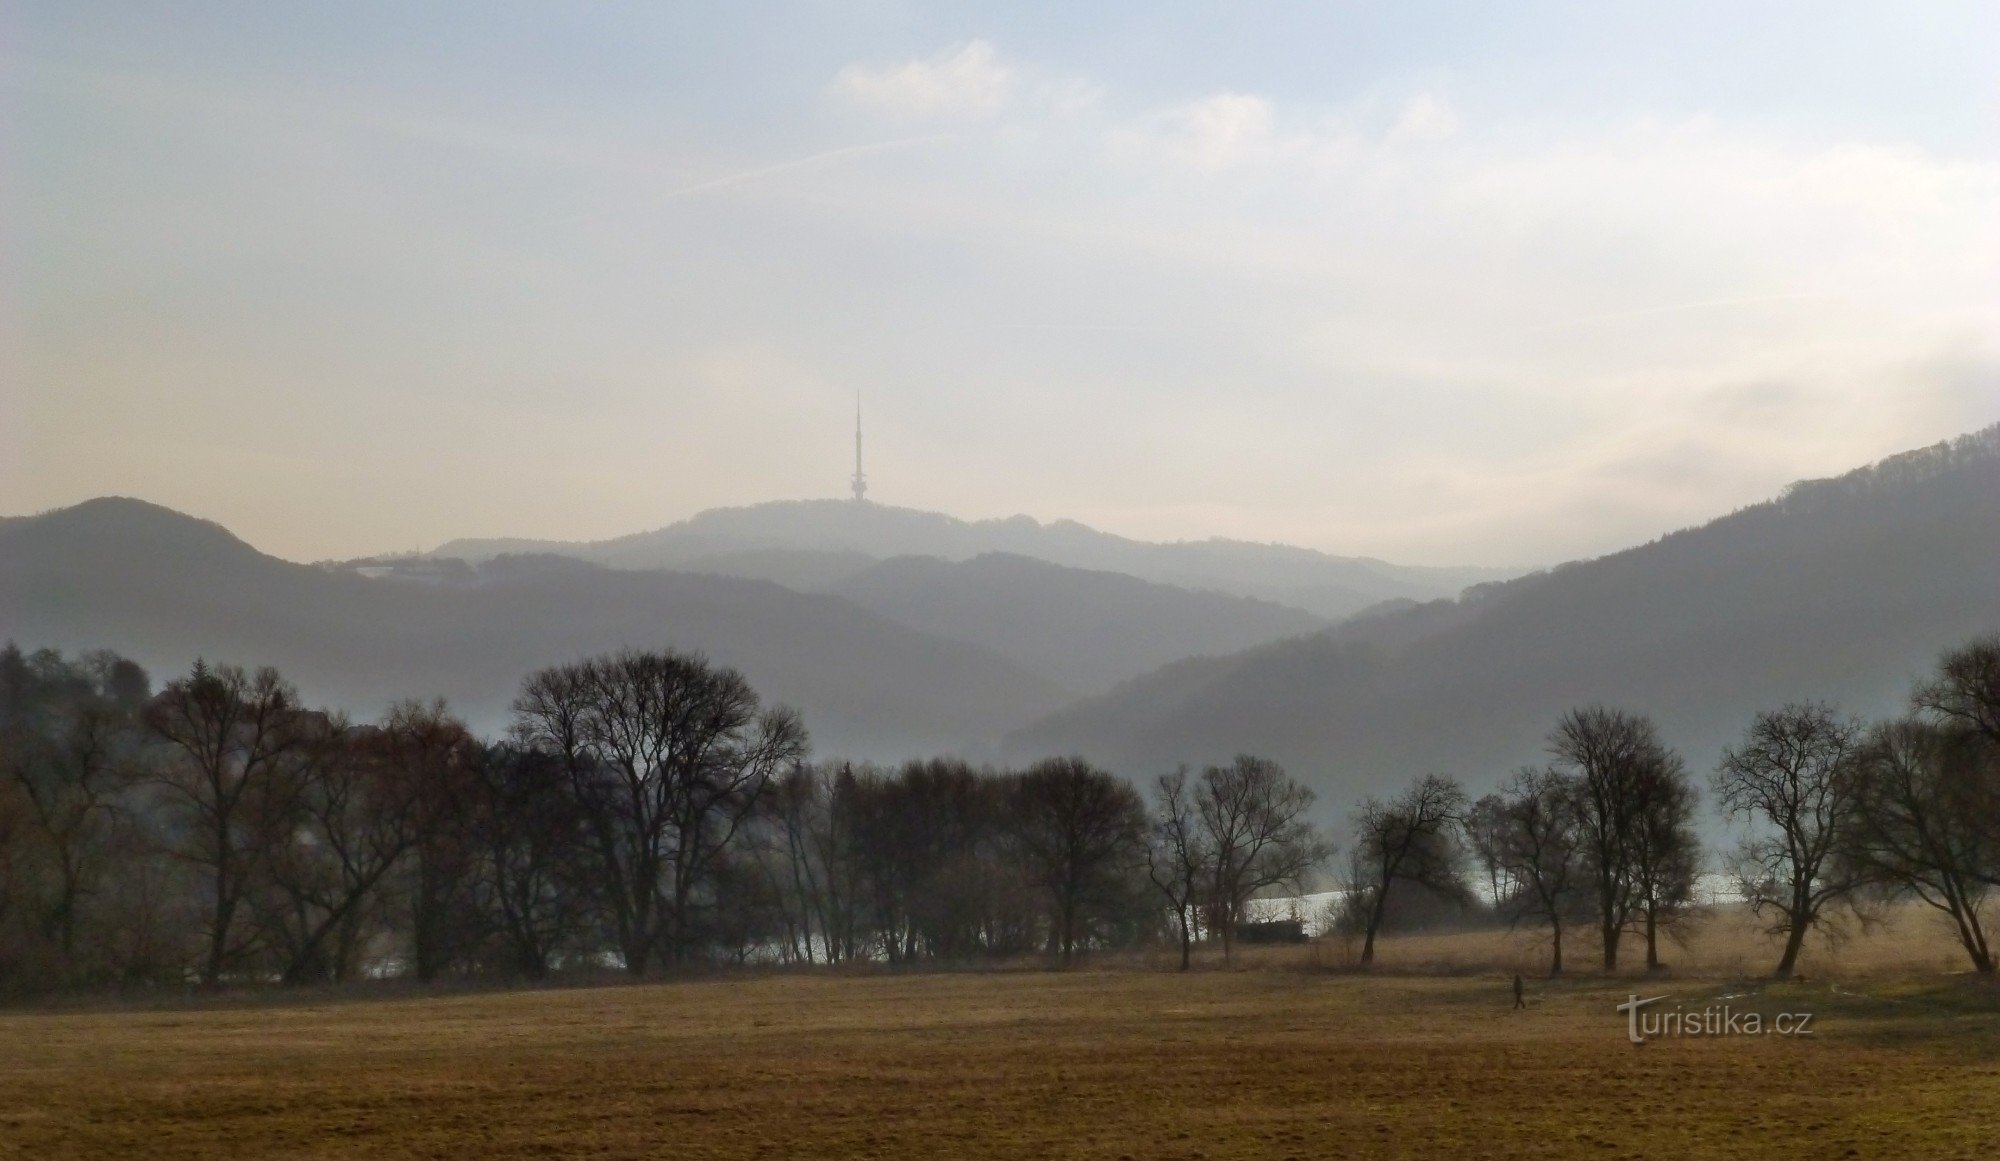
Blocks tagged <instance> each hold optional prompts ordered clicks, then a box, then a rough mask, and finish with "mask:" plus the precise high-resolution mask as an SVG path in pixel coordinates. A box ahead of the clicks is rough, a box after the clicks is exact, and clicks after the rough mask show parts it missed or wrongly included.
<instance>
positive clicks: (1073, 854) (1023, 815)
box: [1013, 758, 1146, 965]
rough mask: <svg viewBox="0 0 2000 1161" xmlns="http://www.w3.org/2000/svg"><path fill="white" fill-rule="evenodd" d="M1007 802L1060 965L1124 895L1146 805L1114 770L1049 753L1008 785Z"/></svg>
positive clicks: (1137, 851) (1139, 854)
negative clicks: (1043, 899) (1044, 903)
mask: <svg viewBox="0 0 2000 1161" xmlns="http://www.w3.org/2000/svg"><path fill="white" fill-rule="evenodd" d="M1013 805H1014V810H1013V816H1014V833H1015V839H1016V841H1017V842H1018V843H1019V844H1020V849H1021V853H1022V854H1023V855H1024V856H1025V861H1026V865H1027V869H1028V873H1029V874H1030V875H1031V876H1032V877H1033V878H1034V879H1035V880H1036V881H1037V882H1038V883H1039V884H1040V885H1041V887H1042V890H1043V891H1044V892H1045V893H1046V894H1047V897H1048V901H1049V906H1050V910H1051V912H1052V916H1051V917H1052V919H1053V924H1052V932H1051V934H1052V936H1053V939H1054V942H1055V944H1056V947H1057V950H1058V951H1059V952H1060V954H1061V956H1062V962H1063V963H1064V964H1065V965H1067V964H1069V963H1070V961H1071V960H1072V958H1073V957H1074V956H1075V953H1076V949H1077V948H1078V947H1079V946H1081V945H1083V944H1085V943H1086V942H1087V941H1088V939H1089V936H1090V932H1091V930H1092V929H1093V927H1094V926H1095V925H1096V923H1097V921H1099V920H1101V919H1102V918H1104V917H1105V916H1106V915H1107V914H1108V913H1109V912H1112V911H1113V910H1115V909H1116V908H1117V907H1118V906H1119V905H1120V904H1122V903H1123V902H1124V901H1125V900H1126V899H1128V898H1129V892H1128V891H1127V890H1126V889H1125V888H1126V885H1127V883H1128V882H1129V877H1130V873H1131V872H1132V871H1133V870H1134V869H1136V867H1137V865H1138V862H1139V859H1140V858H1141V857H1142V852H1143V850H1144V848H1143V845H1142V844H1143V836H1144V833H1145V828H1146V808H1145V804H1144V803H1143V802H1142V801H1141V800H1140V798H1139V795H1138V793H1137V792H1136V791H1134V790H1133V789H1132V788H1131V786H1129V785H1127V784H1126V783H1125V781H1124V780H1123V779H1121V778H1119V777H1118V776H1117V775H1115V774H1111V773H1109V772H1107V771H1104V770H1099V769H1097V768H1095V767H1093V766H1091V765H1090V763H1088V762H1085V761H1084V760H1083V759H1081V758H1049V759H1046V760H1044V761H1041V762H1038V763H1036V764H1035V765H1034V766H1033V767H1031V768H1030V769H1029V770H1028V771H1027V772H1026V773H1025V774H1023V775H1021V777H1020V779H1019V780H1018V781H1017V782H1016V783H1015V784H1014V804H1013Z"/></svg>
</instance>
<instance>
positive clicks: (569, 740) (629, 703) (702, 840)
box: [515, 652, 807, 975]
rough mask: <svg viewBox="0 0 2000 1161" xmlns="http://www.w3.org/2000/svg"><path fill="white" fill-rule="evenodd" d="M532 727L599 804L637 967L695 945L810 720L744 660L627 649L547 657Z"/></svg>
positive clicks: (531, 682)
mask: <svg viewBox="0 0 2000 1161" xmlns="http://www.w3.org/2000/svg"><path fill="white" fill-rule="evenodd" d="M515 718H516V723H517V729H518V730H519V732H520V734H521V736H522V737H524V738H527V739H529V740H530V741H531V742H533V743H534V744H537V745H541V746H545V747H548V748H549V749H550V750H551V752H553V753H554V754H556V755H557V756H558V757H559V758H560V759H561V760H562V762H563V763H564V766H565V768H566V771H567V772H568V774H569V776H570V777H571V779H572V781H573V784H574V786H575V790H576V793H577V798H578V800H579V802H580V803H581V804H582V805H583V808H584V810H585V812H586V814H587V815H588V817H589V818H590V832H591V835H592V838H593V839H594V847H595V850H594V852H593V853H594V855H595V858H596V860H597V862H598V864H599V867H600V870H601V881H602V883H603V885H604V887H605V892H606V895H607V896H608V903H609V909H610V912H611V916H612V920H613V923H614V926H615V927H616V929H617V932H618V943H619V950H620V952H621V953H622V954H623V956H624V960H625V966H626V970H628V971H630V972H632V973H633V974H634V975H639V974H643V973H644V972H645V970H646V966H647V963H648V961H649V959H650V957H651V956H652V954H653V952H654V950H655V948H657V947H661V946H664V947H666V948H667V949H668V950H670V951H671V952H672V953H673V954H674V955H675V956H676V957H685V956H686V955H687V954H688V952H689V951H690V950H691V942H690V941H691V939H692V937H693V934H694V928H693V923H692V919H693V907H694V904H695V901H696V899H697V891H698V889H699V888H700V887H701V885H702V884H703V882H704V880H705V878H706V877H707V875H708V873H709V872H710V871H711V870H713V869H714V867H715V864H716V861H717V859H718V858H719V857H720V855H721V852H722V851H723V849H724V848H725V847H727V845H728V844H729V843H730V841H731V840H732V839H733V838H734V837H735V835H736V833H737V831H738V829H739V828H740V827H741V826H742V825H743V823H744V821H745V820H746V819H748V818H749V817H750V814H751V812H752V810H753V809H754V808H755V807H756V804H757V801H758V799H759V798H760V797H761V795H762V794H763V792H764V790H765V788H766V786H767V785H768V783H769V781H770V779H771V778H772V777H773V776H775V775H776V774H778V773H780V772H782V771H783V770H785V769H787V768H789V767H790V766H791V765H792V764H794V763H796V762H797V761H799V760H800V759H801V758H803V756H804V754H805V750H806V744H807V743H806V734H805V729H804V727H803V726H802V725H800V723H799V720H798V717H797V715H795V714H793V713H792V712H791V711H790V710H787V709H784V708H781V707H780V708H774V709H768V710H767V709H761V708H760V706H759V703H758V698H757V694H756V692H755V691H754V690H752V689H751V688H750V685H749V683H748V682H747V681H745V680H744V679H743V676H742V675H741V674H739V673H737V672H736V671H735V670H733V669H726V668H719V667H716V666H712V665H710V664H709V662H708V661H707V659H706V658H703V657H700V656H698V655H693V654H684V653H673V652H664V653H638V652H625V653H620V654H616V655H613V656H609V657H602V658H597V659H594V660H590V661H586V662H582V663H579V664H576V665H569V666H561V667H558V668H555V669H549V670H543V671H542V672H540V673H537V674H535V675H534V676H533V677H531V678H529V679H528V682H527V684H526V686H525V687H524V689H523V690H522V694H521V696H520V698H519V699H517V700H516V702H515Z"/></svg>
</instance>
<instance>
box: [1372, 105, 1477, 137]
mask: <svg viewBox="0 0 2000 1161" xmlns="http://www.w3.org/2000/svg"><path fill="white" fill-rule="evenodd" d="M1460 125H1461V122H1460V120H1459V117H1458V110H1456V109H1454V108H1452V105H1451V102H1450V101H1448V100H1446V99H1445V98H1443V97H1441V96H1439V95H1438V94H1436V93H1418V94H1417V95H1416V96H1414V97H1411V98H1410V101H1409V103H1408V104H1406V105H1404V106H1403V112H1402V115H1401V116H1399V117H1397V118H1396V123H1395V124H1394V125H1392V126H1390V127H1389V132H1388V135H1387V138H1386V139H1387V140H1388V141H1390V142H1393V143H1396V144H1403V143H1414V142H1424V141H1442V140H1444V139H1445V138H1447V137H1451V136H1453V135H1454V134H1456V133H1457V132H1458V130H1459V128H1460Z"/></svg>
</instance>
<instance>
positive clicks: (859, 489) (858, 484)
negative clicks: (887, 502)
mask: <svg viewBox="0 0 2000 1161" xmlns="http://www.w3.org/2000/svg"><path fill="white" fill-rule="evenodd" d="M867 499H868V477H867V476H864V475H862V474H861V392H859V391H856V392H855V393H854V502H855V503H857V504H861V503H865V502H866V501H867Z"/></svg>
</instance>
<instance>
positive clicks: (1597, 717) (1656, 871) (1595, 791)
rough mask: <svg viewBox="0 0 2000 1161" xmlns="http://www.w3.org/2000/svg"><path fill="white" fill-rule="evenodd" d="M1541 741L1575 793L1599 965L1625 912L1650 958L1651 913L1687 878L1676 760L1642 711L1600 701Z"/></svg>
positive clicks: (1687, 795) (1611, 962)
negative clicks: (1637, 923)
mask: <svg viewBox="0 0 2000 1161" xmlns="http://www.w3.org/2000/svg"><path fill="white" fill-rule="evenodd" d="M1548 746H1549V753H1550V755H1551V757H1552V758H1553V759H1554V761H1555V768H1556V770H1557V771H1558V772H1559V773H1561V774H1563V775H1564V776H1565V777H1566V778H1567V780H1568V782H1569V784H1570V785H1571V787H1573V789H1574V791H1575V794H1576V807H1577V818H1578V821H1579V824H1580V826H1581V829H1582V834H1583V839H1584V844H1583V850H1584V856H1585V862H1586V865H1587V867H1588V874H1589V877H1590V880H1591V885H1592V887H1593V903H1594V905H1595V908H1596V911H1597V923H1598V934H1599V935H1600V937H1601V938H1602V940H1603V946H1604V970H1606V971H1615V970H1617V968H1618V945H1619V938H1620V936H1622V935H1623V934H1624V932H1625V930H1626V928H1627V926H1628V925H1630V924H1631V922H1632V920H1633V919H1634V918H1635V917H1641V918H1643V920H1644V928H1645V930H1646V933H1647V950H1648V961H1649V962H1648V966H1657V950H1658V949H1657V939H1656V936H1657V933H1658V929H1659V921H1660V919H1661V918H1662V917H1664V916H1666V915H1667V914H1668V913H1669V912H1670V911H1671V909H1672V908H1673V907H1674V905H1675V902H1674V901H1675V897H1676V896H1677V895H1682V894H1683V892H1682V890H1681V889H1680V888H1681V887H1682V886H1683V885H1684V884H1685V885H1689V886H1691V881H1692V866H1693V859H1694V856H1695V854H1696V852H1695V850H1694V849H1693V832H1692V829H1691V819H1692V812H1693V800H1692V793H1691V788H1689V787H1688V786H1687V785H1686V773H1685V770H1684V769H1683V768H1682V767H1681V764H1680V760H1679V758H1678V757H1677V756H1675V755H1674V754H1673V753H1672V752H1671V751H1670V750H1668V749H1667V748H1666V746H1665V745H1664V744H1663V743H1661V741H1660V738H1659V733H1658V731H1657V730H1656V729H1655V728H1654V726H1653V723H1652V722H1651V721H1650V720H1648V719H1646V718H1644V717H1641V716H1639V715H1637V714H1630V713H1626V712H1624V711H1622V710H1615V709H1610V708H1608V707H1605V706H1601V705H1592V706H1587V707H1584V708H1582V709H1577V710H1572V711H1570V712H1569V713H1567V714H1564V715H1563V717H1562V720H1561V721H1560V722H1559V723H1557V725H1556V729H1555V731H1554V732H1553V733H1552V734H1550V735H1549V742H1548Z"/></svg>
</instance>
